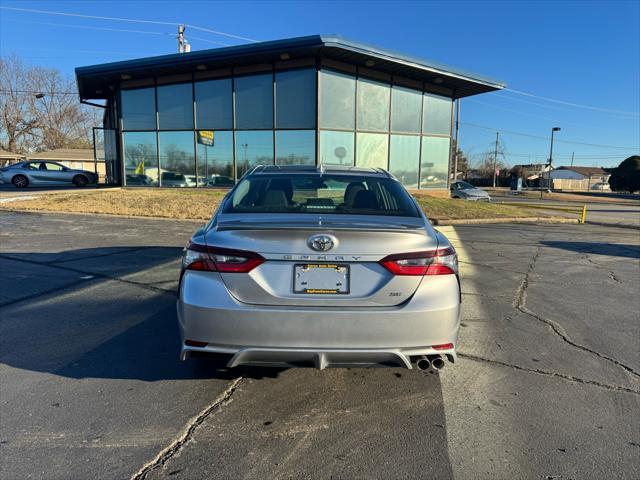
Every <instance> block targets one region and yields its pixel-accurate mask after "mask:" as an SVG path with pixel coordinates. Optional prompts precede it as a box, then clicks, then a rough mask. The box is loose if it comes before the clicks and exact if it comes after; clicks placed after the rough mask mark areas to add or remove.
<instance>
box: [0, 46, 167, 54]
mask: <svg viewBox="0 0 640 480" xmlns="http://www.w3.org/2000/svg"><path fill="white" fill-rule="evenodd" d="M0 50H8V51H13V50H42V51H45V52H77V53H104V54H109V55H131V51H128V52H124V51H114V50H82V49H77V48H45V47H13V46H11V47H4V46H3V47H0ZM158 55H159V54H158Z"/></svg>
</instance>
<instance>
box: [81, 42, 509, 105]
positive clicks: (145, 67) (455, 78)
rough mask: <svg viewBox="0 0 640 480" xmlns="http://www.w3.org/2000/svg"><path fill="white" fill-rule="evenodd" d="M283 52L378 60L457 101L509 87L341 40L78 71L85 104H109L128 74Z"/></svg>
mask: <svg viewBox="0 0 640 480" xmlns="http://www.w3.org/2000/svg"><path fill="white" fill-rule="evenodd" d="M283 53H287V54H288V55H289V58H290V59H291V60H294V59H296V58H304V57H315V56H320V57H324V58H330V59H334V60H338V61H341V62H344V63H349V64H353V65H359V66H365V62H367V61H373V62H374V66H372V67H371V69H373V70H377V71H380V72H384V73H388V74H392V75H399V76H403V77H407V78H410V79H414V80H419V81H425V82H430V83H433V85H434V86H435V88H444V89H448V90H450V91H451V92H452V93H451V97H452V98H462V97H467V96H470V95H477V94H479V93H485V92H491V91H495V90H500V89H502V88H504V87H505V84H504V82H500V81H497V80H493V79H489V78H486V77H481V76H479V75H476V74H472V73H468V72H464V71H461V70H458V69H454V68H451V67H448V66H446V65H441V64H437V63H435V62H430V61H426V60H422V59H418V58H413V57H409V56H406V55H402V54H398V53H395V52H391V51H388V50H384V49H379V48H376V47H372V46H369V45H365V44H361V43H357V42H352V41H349V40H345V39H343V38H342V37H339V36H321V35H313V36H308V37H298V38H292V39H287V40H275V41H269V42H260V43H251V44H246V45H238V46H233V47H225V48H216V49H211V50H199V51H195V52H190V53H178V54H171V55H162V56H158V57H148V58H140V59H135V60H126V61H122V62H113V63H104V64H100V65H92V66H88V67H78V68H76V81H77V84H78V93H79V95H80V100H81V101H85V100H94V99H107V98H109V97H110V96H111V91H112V89H113V88H114V87H115V85H117V84H118V83H119V82H120V81H121V80H122V77H121V76H122V75H124V74H126V75H128V76H130V77H131V79H138V78H149V77H153V76H164V75H176V74H180V73H191V72H195V71H197V68H196V67H197V66H198V65H206V68H207V70H211V69H216V68H226V67H237V66H246V65H252V64H264V63H271V62H277V61H280V55H281V54H283ZM435 79H438V81H437V82H438V83H436V82H434V80H435Z"/></svg>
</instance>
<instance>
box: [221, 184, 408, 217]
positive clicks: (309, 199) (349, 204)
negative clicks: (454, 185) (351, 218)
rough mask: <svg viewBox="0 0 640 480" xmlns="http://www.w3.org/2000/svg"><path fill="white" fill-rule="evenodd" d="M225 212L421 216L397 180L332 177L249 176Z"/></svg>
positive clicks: (238, 187)
mask: <svg viewBox="0 0 640 480" xmlns="http://www.w3.org/2000/svg"><path fill="white" fill-rule="evenodd" d="M223 212H224V213H315V214H318V213H326V214H347V215H389V216H399V217H419V216H420V213H419V212H418V209H417V208H416V206H415V204H414V203H413V201H412V199H411V197H410V196H409V194H408V193H407V192H406V190H405V189H404V188H403V187H402V186H401V185H400V183H398V182H397V181H395V180H392V179H389V178H380V177H356V176H354V175H331V174H323V175H320V174H304V175H303V174H295V175H283V174H278V175H254V176H249V177H247V178H245V179H244V180H242V181H241V182H240V183H239V184H238V186H237V187H236V189H235V190H234V192H233V194H232V196H231V198H230V199H229V200H228V201H227V202H226V203H225V206H224V209H223Z"/></svg>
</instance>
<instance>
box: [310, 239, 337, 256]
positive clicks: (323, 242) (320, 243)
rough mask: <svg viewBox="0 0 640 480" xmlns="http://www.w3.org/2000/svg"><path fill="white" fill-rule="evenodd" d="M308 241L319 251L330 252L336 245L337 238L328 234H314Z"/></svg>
mask: <svg viewBox="0 0 640 480" xmlns="http://www.w3.org/2000/svg"><path fill="white" fill-rule="evenodd" d="M307 243H308V244H309V247H311V248H312V249H314V250H315V251H317V252H328V251H329V250H331V249H332V248H333V247H334V246H335V245H336V243H337V240H336V239H335V238H333V237H330V236H328V235H314V236H313V237H310V238H309V241H308V242H307Z"/></svg>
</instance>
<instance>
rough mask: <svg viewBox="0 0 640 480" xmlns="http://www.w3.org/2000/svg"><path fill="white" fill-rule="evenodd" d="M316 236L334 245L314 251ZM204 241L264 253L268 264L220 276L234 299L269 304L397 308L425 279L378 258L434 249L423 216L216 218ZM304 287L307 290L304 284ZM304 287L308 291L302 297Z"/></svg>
mask: <svg viewBox="0 0 640 480" xmlns="http://www.w3.org/2000/svg"><path fill="white" fill-rule="evenodd" d="M314 236H322V237H329V238H330V239H332V241H333V245H332V247H331V248H330V249H329V250H326V251H317V250H314V249H313V248H312V246H311V244H310V238H311V237H314ZM206 242H207V245H209V246H215V247H222V248H233V249H237V250H247V251H251V252H255V253H258V254H260V255H261V256H263V257H264V258H265V259H266V261H265V262H264V263H263V264H261V265H260V266H258V267H257V268H255V269H254V270H252V271H251V272H249V273H248V274H236V273H221V275H222V278H223V281H224V282H225V285H226V286H227V288H228V290H229V291H230V293H231V294H232V295H233V296H234V297H235V298H237V299H238V300H239V301H241V302H244V303H250V304H259V305H273V306H279V305H282V306H284V305H288V306H313V305H318V306H321V305H324V306H344V307H349V306H354V307H355V306H359V307H362V306H379V307H384V306H393V305H398V304H401V303H403V302H405V301H406V300H408V299H409V298H410V297H411V296H412V295H413V293H414V292H415V290H416V289H417V288H418V285H419V284H420V281H421V280H422V277H421V276H396V275H393V274H392V273H391V272H389V271H388V270H387V269H386V268H385V267H383V266H382V265H380V264H379V263H378V261H379V260H380V259H382V258H383V257H385V256H387V255H389V254H393V253H404V252H415V251H423V250H434V249H436V247H437V239H436V236H435V234H434V232H433V230H432V229H431V228H430V227H426V228H425V224H424V220H423V219H422V218H408V217H407V218H405V217H384V216H347V215H323V216H321V215H308V214H306V215H292V214H285V215H280V214H270V215H265V216H259V215H244V214H231V215H220V216H219V217H218V218H217V220H216V222H215V223H214V224H213V225H212V228H211V229H209V231H208V232H207V234H206ZM327 267H328V269H327ZM296 279H297V282H296ZM334 281H335V282H341V283H342V285H340V286H339V287H336V288H335V290H336V291H335V292H331V289H328V288H324V287H326V286H327V282H329V283H331V282H334ZM305 282H306V283H308V284H309V285H301V284H304V283H305ZM314 282H315V284H314ZM345 283H346V284H345ZM303 287H309V288H307V289H306V292H304V293H300V291H301V289H302V288H303ZM315 287H322V288H315ZM307 292H308V293H307Z"/></svg>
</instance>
